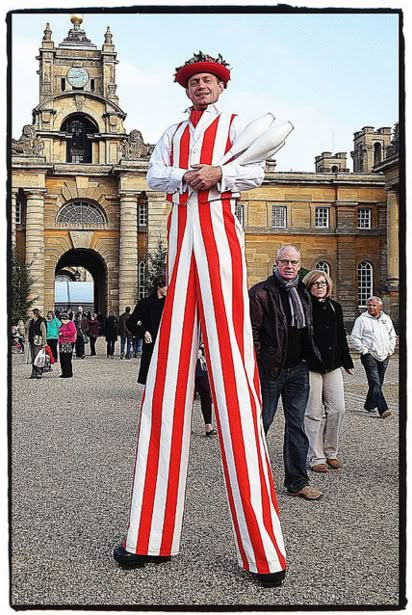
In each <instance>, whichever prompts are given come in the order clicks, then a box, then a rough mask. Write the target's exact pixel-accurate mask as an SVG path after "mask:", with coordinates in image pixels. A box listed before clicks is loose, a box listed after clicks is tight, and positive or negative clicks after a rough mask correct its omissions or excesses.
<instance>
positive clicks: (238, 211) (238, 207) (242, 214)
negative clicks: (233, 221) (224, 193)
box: [235, 203, 245, 226]
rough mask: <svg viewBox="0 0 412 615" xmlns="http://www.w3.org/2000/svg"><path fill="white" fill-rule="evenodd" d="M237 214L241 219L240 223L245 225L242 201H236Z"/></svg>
mask: <svg viewBox="0 0 412 615" xmlns="http://www.w3.org/2000/svg"><path fill="white" fill-rule="evenodd" d="M235 216H236V217H237V219H238V220H239V222H240V224H241V225H242V226H244V222H245V220H244V219H245V212H244V208H243V205H242V204H241V203H236V206H235Z"/></svg>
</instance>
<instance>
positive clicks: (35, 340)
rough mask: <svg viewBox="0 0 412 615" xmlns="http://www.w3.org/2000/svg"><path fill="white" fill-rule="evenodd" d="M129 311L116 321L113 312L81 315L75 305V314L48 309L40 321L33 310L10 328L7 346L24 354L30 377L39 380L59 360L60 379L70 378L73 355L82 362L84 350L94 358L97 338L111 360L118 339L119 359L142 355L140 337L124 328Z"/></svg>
mask: <svg viewBox="0 0 412 615" xmlns="http://www.w3.org/2000/svg"><path fill="white" fill-rule="evenodd" d="M130 311H131V308H130V306H127V307H126V309H125V312H124V313H123V314H122V315H121V316H120V317H119V318H117V317H116V316H115V314H114V312H109V314H108V316H107V317H106V318H104V317H103V316H102V315H101V314H96V313H93V312H91V311H87V312H85V311H84V309H83V307H82V306H81V305H79V306H78V308H77V310H76V311H75V312H74V311H73V310H71V309H67V310H65V311H60V310H55V311H53V310H49V311H48V312H47V314H46V318H44V317H43V316H42V314H41V312H40V310H38V309H37V308H35V309H33V310H32V313H31V316H30V317H29V318H28V319H26V320H23V319H19V320H18V322H17V324H16V325H13V326H12V328H11V345H12V348H14V349H15V350H16V351H17V352H19V353H22V354H24V353H28V354H27V359H28V362H30V363H31V366H32V371H31V375H30V378H36V379H41V378H42V377H43V374H44V373H47V372H49V371H52V367H51V366H52V365H54V364H55V363H57V362H58V361H59V359H60V365H61V372H62V373H61V375H60V378H72V377H73V369H72V358H73V356H74V357H75V358H77V359H84V358H85V357H86V349H87V348H90V356H92V357H93V356H96V354H97V353H96V341H97V338H98V337H99V336H102V337H104V338H105V341H106V356H107V358H111V359H112V358H114V355H115V351H116V342H117V341H118V339H119V337H120V343H121V347H120V348H121V350H120V355H119V356H120V359H131V358H133V357H134V358H139V357H140V356H141V355H142V350H143V338H141V337H139V335H138V334H134V333H132V332H131V331H129V330H128V329H127V327H126V325H125V323H127V318H128V317H129V316H130ZM126 345H127V346H126ZM125 347H127V352H126V353H125V352H124V348H125Z"/></svg>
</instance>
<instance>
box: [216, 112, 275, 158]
mask: <svg viewBox="0 0 412 615" xmlns="http://www.w3.org/2000/svg"><path fill="white" fill-rule="evenodd" d="M274 119H275V116H274V115H273V114H272V113H265V115H262V117H258V118H257V119H256V120H252V121H251V122H249V124H247V126H245V128H244V130H242V132H241V133H240V135H239V137H238V138H237V139H236V141H235V142H234V143H233V145H232V147H231V148H230V150H229V151H228V152H226V154H225V155H224V156H223V157H222V158H220V160H219V161H218V162H216V166H221V165H222V164H225V162H228V161H229V160H231V159H232V158H234V157H235V156H238V155H239V154H241V153H242V152H244V151H245V150H246V149H247V148H248V147H249V146H250V145H251V144H252V143H253V142H254V141H255V140H256V139H257V138H258V137H259V136H261V135H262V134H263V133H264V132H265V131H266V130H267V129H268V128H269V127H270V126H271V124H272V123H273V121H274Z"/></svg>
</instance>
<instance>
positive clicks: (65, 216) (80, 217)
mask: <svg viewBox="0 0 412 615" xmlns="http://www.w3.org/2000/svg"><path fill="white" fill-rule="evenodd" d="M56 222H63V223H64V224H105V222H106V218H105V215H104V213H103V211H102V210H101V209H100V207H99V206H98V205H95V204H94V203H88V202H87V201H72V202H70V203H66V205H63V207H62V208H61V209H60V211H59V213H58V214H57V218H56Z"/></svg>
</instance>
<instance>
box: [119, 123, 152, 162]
mask: <svg viewBox="0 0 412 615" xmlns="http://www.w3.org/2000/svg"><path fill="white" fill-rule="evenodd" d="M153 149H154V145H150V143H145V142H144V141H143V136H142V133H141V132H140V130H132V131H131V133H130V134H129V135H128V137H127V139H125V140H124V141H122V143H121V145H120V154H121V157H122V159H123V160H138V159H140V158H148V157H149V156H150V154H151V153H152V151H153Z"/></svg>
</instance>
